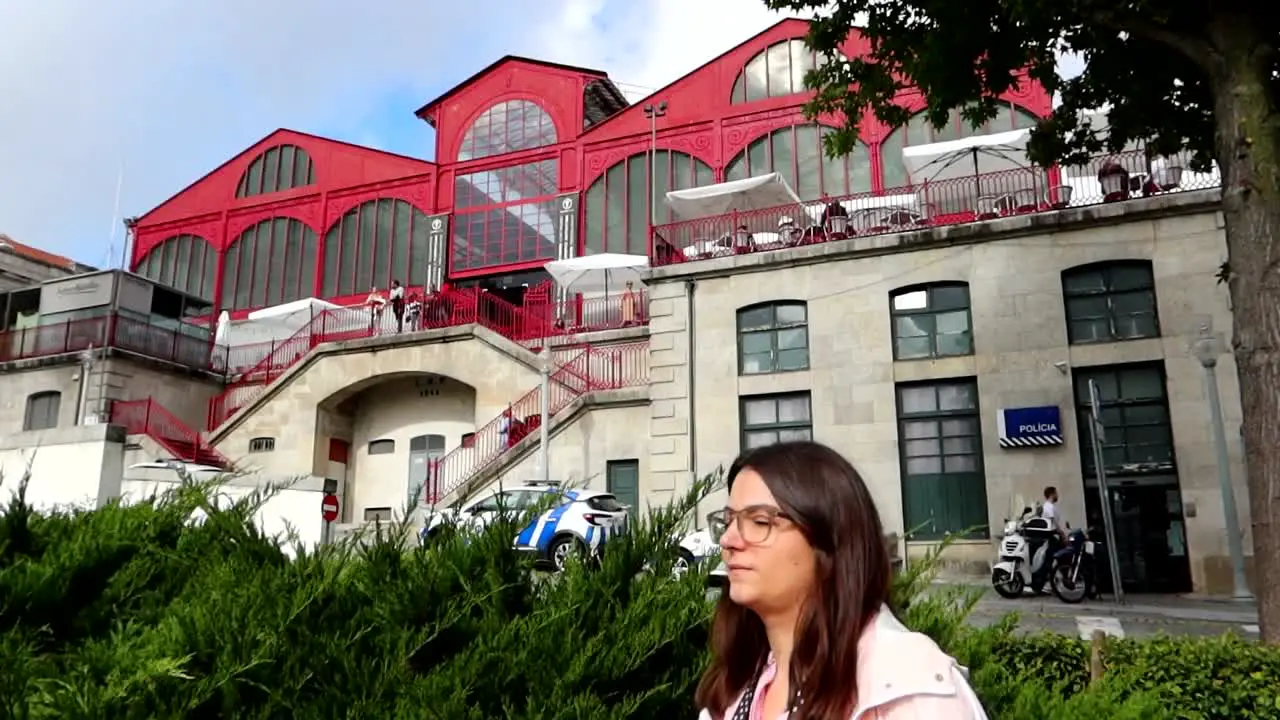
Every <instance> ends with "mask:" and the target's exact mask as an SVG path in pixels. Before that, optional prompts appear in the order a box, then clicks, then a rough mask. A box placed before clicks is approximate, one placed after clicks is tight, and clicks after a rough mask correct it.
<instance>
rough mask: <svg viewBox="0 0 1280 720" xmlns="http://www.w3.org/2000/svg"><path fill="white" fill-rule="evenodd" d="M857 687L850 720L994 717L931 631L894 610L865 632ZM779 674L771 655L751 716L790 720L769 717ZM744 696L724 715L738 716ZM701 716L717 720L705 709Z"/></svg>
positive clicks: (860, 643) (758, 719)
mask: <svg viewBox="0 0 1280 720" xmlns="http://www.w3.org/2000/svg"><path fill="white" fill-rule="evenodd" d="M857 673H858V677H857V687H858V691H859V693H858V694H859V695H860V697H859V698H858V702H857V705H856V706H855V707H854V709H853V714H852V715H850V719H849V720H938V719H939V718H946V719H947V720H988V718H987V714H986V712H984V711H983V709H982V704H981V703H980V702H979V701H978V697H977V696H976V695H975V694H974V692H973V690H972V689H971V688H970V687H969V682H968V680H967V679H966V671H965V669H964V668H962V667H960V666H959V665H958V664H957V663H956V661H955V660H954V659H953V658H951V657H950V656H949V655H947V654H946V653H944V652H943V651H942V649H941V648H939V647H938V645H937V644H936V643H934V642H933V640H931V639H929V637H928V636H927V635H923V634H921V633H917V632H912V631H911V630H908V629H907V628H906V627H905V626H903V625H902V623H900V622H898V619H897V618H896V617H894V616H893V613H892V612H890V611H889V609H888V608H884V609H882V610H881V611H880V614H879V615H877V616H876V619H875V620H874V621H873V622H872V623H871V624H870V625H868V626H867V629H866V630H864V631H863V633H862V638H861V639H860V640H859V641H858V671H857ZM777 674H778V667H777V665H776V664H775V663H774V661H773V656H772V655H770V656H769V659H768V661H767V664H766V665H765V669H764V672H762V673H761V674H760V682H759V684H757V685H756V696H755V699H754V701H753V702H752V704H751V712H750V713H749V714H748V717H749V718H750V720H787V716H788V714H789V713H788V712H787V711H785V710H784V711H783V713H782V714H781V715H779V716H778V717H777V718H765V717H764V698H765V695H766V694H767V692H768V690H769V686H770V685H771V684H772V683H773V681H774V679H775V678H776V676H777ZM741 699H742V696H741V695H739V696H738V699H737V700H735V701H734V704H733V705H732V706H730V707H729V708H728V709H727V710H726V712H725V715H724V717H725V718H731V717H733V712H734V710H735V709H736V708H737V703H738V702H739V701H741ZM699 720H717V719H715V718H713V717H712V715H711V713H709V712H708V711H707V710H703V711H702V713H701V714H700V715H699Z"/></svg>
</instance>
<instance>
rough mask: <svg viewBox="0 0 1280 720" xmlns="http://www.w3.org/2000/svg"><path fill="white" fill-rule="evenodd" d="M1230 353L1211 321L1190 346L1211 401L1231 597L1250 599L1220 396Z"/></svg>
mask: <svg viewBox="0 0 1280 720" xmlns="http://www.w3.org/2000/svg"><path fill="white" fill-rule="evenodd" d="M1226 352H1227V349H1226V343H1224V342H1223V341H1222V337H1221V335H1219V334H1217V333H1215V332H1213V322H1212V320H1209V321H1206V322H1205V323H1203V324H1202V325H1201V326H1200V335H1199V336H1198V337H1197V338H1196V340H1195V341H1194V342H1192V343H1191V354H1192V355H1193V356H1194V357H1195V359H1196V360H1198V361H1199V362H1200V366H1201V367H1203V368H1204V387H1205V396H1206V397H1207V399H1208V401H1209V426H1210V427H1211V428H1212V430H1213V445H1214V451H1215V453H1216V455H1217V460H1218V486H1219V490H1221V492H1222V512H1223V515H1225V521H1226V526H1227V550H1228V552H1230V553H1231V574H1232V584H1233V589H1232V593H1231V595H1232V597H1233V598H1235V599H1237V600H1249V599H1251V598H1253V593H1251V592H1249V582H1248V580H1247V579H1246V578H1245V574H1244V549H1243V547H1241V546H1242V541H1241V538H1240V519H1239V516H1238V515H1236V494H1235V490H1234V488H1232V486H1231V461H1230V457H1229V456H1228V454H1227V432H1226V428H1225V427H1224V425H1223V421H1222V399H1221V397H1219V395H1218V372H1217V368H1218V358H1219V357H1220V356H1221V355H1223V354H1225V353H1226Z"/></svg>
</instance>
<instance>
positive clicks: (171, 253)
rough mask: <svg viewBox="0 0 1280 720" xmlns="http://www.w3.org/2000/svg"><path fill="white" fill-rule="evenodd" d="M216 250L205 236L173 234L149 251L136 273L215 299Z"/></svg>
mask: <svg viewBox="0 0 1280 720" xmlns="http://www.w3.org/2000/svg"><path fill="white" fill-rule="evenodd" d="M217 269H218V266H217V253H215V252H214V250H213V246H212V245H210V244H209V243H208V242H207V241H205V239H204V238H202V237H198V236H196V235H185V234H184V235H174V236H173V237H170V238H166V239H165V240H164V241H163V242H161V243H160V244H159V245H156V246H155V247H153V248H151V249H150V250H148V251H147V254H146V255H144V256H143V258H142V260H141V261H140V262H139V263H138V265H137V273H138V274H139V275H141V276H143V277H147V278H151V279H152V280H155V281H156V282H158V283H162V284H164V285H168V286H169V287H173V288H177V289H178V290H181V291H183V292H185V293H190V294H192V295H195V296H196V297H198V298H203V299H205V300H209V301H212V300H213V278H214V275H215V273H216V272H217Z"/></svg>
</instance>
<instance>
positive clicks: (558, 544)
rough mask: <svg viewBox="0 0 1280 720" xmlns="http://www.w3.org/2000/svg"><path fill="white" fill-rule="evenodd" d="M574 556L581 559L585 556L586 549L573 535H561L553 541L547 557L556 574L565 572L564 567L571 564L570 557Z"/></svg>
mask: <svg viewBox="0 0 1280 720" xmlns="http://www.w3.org/2000/svg"><path fill="white" fill-rule="evenodd" d="M574 554H577V555H578V556H579V557H581V556H583V555H585V554H586V547H585V546H584V545H583V544H582V541H581V540H579V539H578V538H576V537H573V536H572V535H561V536H560V537H558V538H556V539H555V540H553V541H551V547H549V548H547V557H548V558H549V559H550V560H551V567H552V568H554V569H555V571H556V572H560V571H561V570H564V566H565V565H566V564H567V563H568V562H569V557H570V556H571V555H574Z"/></svg>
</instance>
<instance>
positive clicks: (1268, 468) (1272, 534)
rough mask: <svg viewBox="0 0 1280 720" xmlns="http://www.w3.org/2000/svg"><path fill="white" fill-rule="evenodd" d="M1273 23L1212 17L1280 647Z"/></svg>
mask: <svg viewBox="0 0 1280 720" xmlns="http://www.w3.org/2000/svg"><path fill="white" fill-rule="evenodd" d="M1264 25H1265V23H1262V22H1260V21H1259V19H1257V18H1254V19H1252V21H1251V20H1250V19H1249V18H1242V17H1239V16H1235V15H1233V14H1231V13H1224V14H1223V16H1221V17H1219V18H1215V20H1214V21H1212V22H1211V23H1210V27H1209V28H1208V30H1209V36H1210V38H1211V42H1212V45H1213V47H1214V48H1215V49H1216V50H1215V52H1214V53H1213V55H1212V57H1211V59H1210V65H1211V67H1210V78H1211V83H1212V88H1213V96H1214V114H1215V124H1216V130H1217V132H1216V137H1215V146H1216V154H1217V157H1218V164H1219V169H1220V170H1221V172H1222V209H1223V215H1224V217H1225V220H1226V237H1227V258H1228V263H1229V265H1228V269H1229V272H1228V278H1229V279H1228V288H1229V290H1230V293H1231V306H1232V310H1233V315H1234V332H1233V336H1234V337H1233V346H1234V351H1235V360H1236V370H1237V373H1238V374H1239V379H1240V393H1241V403H1242V405H1243V410H1244V427H1243V434H1244V446H1245V452H1246V453H1247V455H1248V458H1249V462H1248V488H1249V509H1250V512H1251V515H1252V529H1253V591H1254V593H1255V594H1256V595H1257V598H1258V615H1259V620H1260V625H1261V629H1262V638H1263V641H1264V642H1267V643H1270V644H1280V582H1277V581H1276V578H1280V238H1277V235H1278V234H1280V116H1277V106H1276V102H1277V100H1276V98H1275V97H1274V96H1273V94H1272V93H1271V91H1270V87H1271V82H1270V73H1271V58H1270V56H1269V55H1267V54H1264V53H1263V51H1262V50H1260V48H1266V47H1269V46H1270V45H1271V41H1272V40H1273V38H1264V37H1262V36H1261V34H1262V33H1263V32H1264V30H1263V26H1264Z"/></svg>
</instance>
